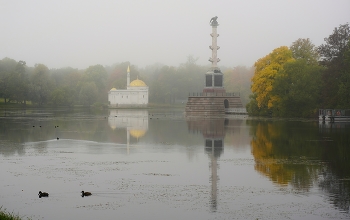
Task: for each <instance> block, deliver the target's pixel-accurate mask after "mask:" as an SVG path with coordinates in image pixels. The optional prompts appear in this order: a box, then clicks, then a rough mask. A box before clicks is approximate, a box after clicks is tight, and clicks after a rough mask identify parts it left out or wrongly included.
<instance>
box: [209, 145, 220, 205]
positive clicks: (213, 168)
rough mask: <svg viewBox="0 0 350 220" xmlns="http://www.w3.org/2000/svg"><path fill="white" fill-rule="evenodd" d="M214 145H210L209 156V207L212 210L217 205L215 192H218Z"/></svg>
mask: <svg viewBox="0 0 350 220" xmlns="http://www.w3.org/2000/svg"><path fill="white" fill-rule="evenodd" d="M214 150H215V149H214V147H212V153H211V156H210V159H211V160H210V161H211V208H212V210H213V211H216V206H217V194H218V187H217V181H218V173H217V170H218V163H217V160H216V157H215V156H214V155H215V154H214Z"/></svg>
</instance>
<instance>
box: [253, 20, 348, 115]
mask: <svg viewBox="0 0 350 220" xmlns="http://www.w3.org/2000/svg"><path fill="white" fill-rule="evenodd" d="M325 42H326V43H325V44H322V45H320V46H318V47H316V46H315V45H314V44H313V43H312V42H311V41H310V39H298V40H297V41H295V42H293V43H292V45H291V46H290V47H286V46H282V47H279V48H276V49H274V50H273V51H272V52H271V53H270V54H268V55H266V56H265V57H263V58H260V59H259V60H257V61H256V62H255V64H254V67H255V70H254V76H253V78H252V86H251V90H252V92H253V94H252V95H251V96H250V102H249V103H248V105H247V110H248V112H249V114H251V115H263V116H267V115H272V116H280V117H300V116H302V117H310V116H314V115H315V114H317V110H318V109H319V108H343V109H350V26H349V24H348V23H347V24H344V25H340V26H339V27H337V28H335V29H334V31H333V33H332V34H331V35H330V36H329V37H328V38H325Z"/></svg>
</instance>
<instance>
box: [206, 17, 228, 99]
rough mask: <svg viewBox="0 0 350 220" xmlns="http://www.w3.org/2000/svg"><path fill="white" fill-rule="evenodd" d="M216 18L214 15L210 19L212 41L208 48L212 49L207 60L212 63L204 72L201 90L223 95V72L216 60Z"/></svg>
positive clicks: (217, 47)
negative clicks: (203, 86) (203, 83)
mask: <svg viewBox="0 0 350 220" xmlns="http://www.w3.org/2000/svg"><path fill="white" fill-rule="evenodd" d="M217 18H218V17H217V16H215V17H213V18H212V19H211V20H210V26H211V27H212V33H211V34H210V36H211V38H212V41H211V46H209V48H210V49H211V50H212V53H211V57H210V58H209V61H210V62H211V63H212V65H211V68H210V69H209V70H208V71H207V73H206V74H205V89H204V90H203V93H206V94H207V95H208V94H209V93H211V95H218V94H219V93H220V94H221V95H223V94H224V93H225V91H224V88H223V74H222V72H221V70H220V68H219V67H218V62H219V61H220V59H219V58H218V50H219V49H220V47H219V46H218V45H217V39H218V37H219V34H218V33H217V27H218V26H219V23H218V22H217Z"/></svg>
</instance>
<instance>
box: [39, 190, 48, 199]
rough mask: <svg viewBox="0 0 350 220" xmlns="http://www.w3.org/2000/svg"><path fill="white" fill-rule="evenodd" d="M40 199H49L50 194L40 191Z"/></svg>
mask: <svg viewBox="0 0 350 220" xmlns="http://www.w3.org/2000/svg"><path fill="white" fill-rule="evenodd" d="M38 195H39V198H41V197H49V194H48V193H47V192H41V191H39V194H38Z"/></svg>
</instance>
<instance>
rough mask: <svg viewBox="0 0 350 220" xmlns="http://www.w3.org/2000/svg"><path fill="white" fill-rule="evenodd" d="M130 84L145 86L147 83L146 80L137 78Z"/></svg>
mask: <svg viewBox="0 0 350 220" xmlns="http://www.w3.org/2000/svg"><path fill="white" fill-rule="evenodd" d="M130 86H132V87H145V86H147V85H146V83H145V82H144V81H142V80H139V79H135V80H134V81H132V82H131V83H130Z"/></svg>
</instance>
